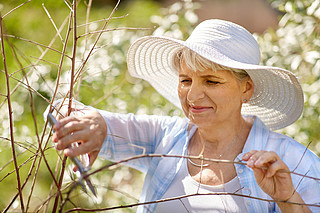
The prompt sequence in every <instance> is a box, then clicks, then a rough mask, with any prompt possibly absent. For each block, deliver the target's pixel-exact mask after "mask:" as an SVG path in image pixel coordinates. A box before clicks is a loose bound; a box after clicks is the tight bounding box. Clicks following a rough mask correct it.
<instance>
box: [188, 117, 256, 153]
mask: <svg viewBox="0 0 320 213" xmlns="http://www.w3.org/2000/svg"><path fill="white" fill-rule="evenodd" d="M251 126H252V124H251V123H250V122H248V121H245V120H244V119H243V118H242V117H241V119H239V120H238V121H237V122H233V125H230V124H226V125H221V124H219V125H212V126H211V127H207V128H203V127H200V128H199V127H198V130H197V131H196V133H195V135H194V137H193V140H192V141H190V151H192V153H190V154H192V155H201V154H202V155H203V156H206V157H221V158H222V157H223V156H225V155H229V154H228V153H240V152H241V150H242V148H243V146H244V144H245V141H246V139H247V137H248V135H249V132H250V129H251Z"/></svg>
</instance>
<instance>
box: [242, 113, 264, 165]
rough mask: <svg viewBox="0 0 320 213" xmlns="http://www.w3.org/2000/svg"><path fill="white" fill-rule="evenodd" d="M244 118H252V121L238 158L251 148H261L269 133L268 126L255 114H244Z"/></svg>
mask: <svg viewBox="0 0 320 213" xmlns="http://www.w3.org/2000/svg"><path fill="white" fill-rule="evenodd" d="M244 118H245V119H248V118H249V119H254V122H253V125H252V127H251V130H250V133H249V136H248V138H247V140H246V143H245V145H244V147H243V150H242V153H240V154H239V155H238V159H241V158H242V156H243V155H244V154H245V153H247V152H249V151H251V150H263V149H264V148H265V147H266V144H267V141H268V137H269V134H270V130H269V129H268V127H267V126H266V125H265V124H264V123H263V122H262V121H261V120H260V119H259V118H258V117H257V116H244Z"/></svg>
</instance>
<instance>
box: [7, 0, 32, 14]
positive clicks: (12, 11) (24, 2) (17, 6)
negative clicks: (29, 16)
mask: <svg viewBox="0 0 320 213" xmlns="http://www.w3.org/2000/svg"><path fill="white" fill-rule="evenodd" d="M31 1H32V0H29V1H26V2H24V3H22V4H20V5H19V6H17V7H15V8H13V9H12V10H10V11H9V12H7V13H6V14H5V15H4V16H3V17H2V18H4V17H6V16H7V15H9V14H10V13H12V12H13V11H15V10H17V9H18V8H20V7H22V6H23V5H25V4H27V3H29V2H31Z"/></svg>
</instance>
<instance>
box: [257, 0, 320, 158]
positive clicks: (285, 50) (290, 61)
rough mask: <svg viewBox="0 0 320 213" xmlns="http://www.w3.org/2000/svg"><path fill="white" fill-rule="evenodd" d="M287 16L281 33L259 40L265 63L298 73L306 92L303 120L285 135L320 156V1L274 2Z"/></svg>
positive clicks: (290, 128)
mask: <svg viewBox="0 0 320 213" xmlns="http://www.w3.org/2000/svg"><path fill="white" fill-rule="evenodd" d="M272 4H273V5H276V6H277V8H279V10H280V11H281V12H283V14H284V15H283V16H282V18H281V19H280V21H279V28H278V29H277V30H269V31H268V32H266V33H265V34H263V35H261V36H260V37H258V42H259V44H260V45H261V51H262V53H263V55H262V60H263V63H264V64H266V65H269V66H278V67H281V68H285V69H288V70H291V71H292V72H294V73H295V74H296V75H297V76H298V78H299V80H300V82H301V84H302V88H303V90H304V95H305V96H304V97H305V108H304V112H303V115H302V117H301V119H299V120H298V121H297V122H296V123H294V124H293V125H291V126H289V127H287V128H285V129H284V130H283V131H282V132H283V133H285V134H287V135H289V136H291V137H293V138H295V139H296V140H297V141H299V142H301V143H304V144H305V145H307V144H308V143H309V142H312V143H311V149H313V150H314V151H315V152H316V153H317V154H318V155H319V153H320V132H319V123H320V110H319V104H320V93H319V91H320V1H319V0H315V1H313V0H305V1H302V0H301V1H296V0H295V1H293V0H292V1H283V0H282V1H280V0H274V1H272Z"/></svg>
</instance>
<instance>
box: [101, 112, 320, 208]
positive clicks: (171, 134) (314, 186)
mask: <svg viewBox="0 0 320 213" xmlns="http://www.w3.org/2000/svg"><path fill="white" fill-rule="evenodd" d="M99 112H100V114H101V115H102V116H103V117H104V119H105V121H106V123H107V126H108V135H107V137H106V140H105V142H104V144H103V146H102V149H101V151H100V153H99V155H100V156H101V157H103V158H106V159H108V160H111V161H120V160H123V159H125V158H129V157H132V156H135V155H142V154H170V155H187V147H188V142H189V140H190V138H191V137H192V135H193V134H194V132H195V130H196V128H197V127H196V126H195V125H190V123H189V120H188V119H186V118H180V117H168V116H155V115H133V114H117V113H110V112H107V111H102V110H101V111H99ZM254 120H255V121H254V123H253V126H252V128H251V131H250V134H249V136H248V138H247V141H246V143H245V146H244V148H243V151H242V153H240V154H239V155H238V156H237V158H236V161H240V159H241V158H242V156H243V155H244V154H245V153H247V152H248V151H250V150H268V151H274V152H276V153H277V154H278V155H279V156H280V158H281V159H282V160H283V161H284V162H285V163H286V164H287V166H288V167H289V169H290V171H295V172H296V173H299V174H307V175H308V176H312V177H317V178H319V177H320V159H319V158H318V157H317V156H316V155H315V154H313V153H312V152H311V151H310V150H306V147H304V146H303V145H301V144H300V143H298V142H296V141H295V140H293V139H292V138H289V137H287V136H284V135H282V134H279V133H275V132H272V131H270V130H269V129H268V128H267V127H266V126H265V125H264V124H263V122H262V121H261V120H260V119H259V118H256V117H254ZM305 151H306V152H305ZM182 161H183V159H182V158H172V157H170V158H167V157H163V158H160V157H149V158H139V159H135V160H131V161H128V162H127V163H125V164H126V165H127V166H130V167H133V168H135V169H138V170H140V171H141V172H144V173H146V177H145V182H144V187H143V191H142V194H141V198H140V202H141V203H143V202H150V201H155V200H159V199H161V198H162V196H163V195H164V193H165V192H166V190H167V189H168V187H169V186H170V184H171V183H172V181H173V179H174V177H175V175H176V174H177V172H178V171H179V169H180V167H181V165H182ZM235 168H236V172H237V175H238V177H239V180H240V185H241V187H242V194H243V195H248V196H251V197H258V198H262V199H269V200H271V198H270V197H269V196H268V195H267V194H266V193H264V192H263V191H262V190H261V189H260V187H259V186H258V185H257V183H256V181H255V178H254V175H253V172H252V170H251V169H250V168H248V167H247V166H245V165H240V164H235ZM292 180H293V183H294V185H295V188H296V190H297V191H298V193H299V194H300V196H301V197H302V198H303V200H304V201H305V202H306V203H308V204H318V205H320V183H319V181H315V180H313V179H310V178H302V177H301V176H298V175H293V174H292ZM213 196H214V195H213ZM245 204H246V208H247V211H248V212H280V209H279V208H278V207H277V205H276V204H275V203H274V202H267V201H261V200H258V199H253V198H245ZM155 208H156V204H148V205H141V206H139V208H138V212H154V211H155ZM310 209H311V210H312V211H313V212H320V208H319V207H310Z"/></svg>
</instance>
